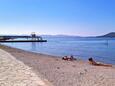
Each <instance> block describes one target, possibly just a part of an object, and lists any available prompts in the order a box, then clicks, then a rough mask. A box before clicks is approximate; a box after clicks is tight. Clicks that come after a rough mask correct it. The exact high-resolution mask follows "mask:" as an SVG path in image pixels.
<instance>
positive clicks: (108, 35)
mask: <svg viewBox="0 0 115 86" xmlns="http://www.w3.org/2000/svg"><path fill="white" fill-rule="evenodd" d="M97 37H110V38H113V37H115V32H111V33H108V34H105V35H102V36H97Z"/></svg>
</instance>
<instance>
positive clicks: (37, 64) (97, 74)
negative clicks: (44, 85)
mask: <svg viewBox="0 0 115 86" xmlns="http://www.w3.org/2000/svg"><path fill="white" fill-rule="evenodd" d="M0 49H3V50H5V51H7V52H8V53H10V54H11V55H12V56H14V57H15V58H16V59H17V60H19V61H21V62H23V63H24V64H25V65H27V66H29V67H31V68H32V70H33V71H34V72H35V73H36V74H37V75H39V73H40V75H41V76H42V78H43V79H47V80H48V81H49V82H51V83H52V84H53V86H115V82H114V81H115V68H114V67H112V68H111V67H101V66H100V67H98V66H92V65H89V64H88V63H87V62H86V61H81V60H77V61H63V60H62V59H61V58H58V57H57V56H51V55H45V54H41V53H33V52H29V51H25V50H21V49H16V48H12V47H8V46H4V45H0Z"/></svg>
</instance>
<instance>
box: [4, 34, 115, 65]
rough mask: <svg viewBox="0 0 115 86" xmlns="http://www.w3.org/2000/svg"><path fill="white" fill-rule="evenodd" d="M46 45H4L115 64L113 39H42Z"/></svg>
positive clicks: (114, 42)
mask: <svg viewBox="0 0 115 86" xmlns="http://www.w3.org/2000/svg"><path fill="white" fill-rule="evenodd" d="M44 39H47V40H48V42H46V43H4V44H6V45H9V46H12V47H16V48H20V49H24V50H28V51H32V52H39V53H45V54H50V55H57V56H64V55H74V56H75V57H79V58H80V59H83V60H87V59H88V58H89V57H94V58H95V59H96V60H97V61H102V62H106V63H112V64H115V38H78V37H53V36H52V37H44Z"/></svg>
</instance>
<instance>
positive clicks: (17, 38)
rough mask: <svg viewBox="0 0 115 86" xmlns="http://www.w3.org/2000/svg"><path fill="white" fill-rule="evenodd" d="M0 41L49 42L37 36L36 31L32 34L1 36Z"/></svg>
mask: <svg viewBox="0 0 115 86" xmlns="http://www.w3.org/2000/svg"><path fill="white" fill-rule="evenodd" d="M0 42H47V40H44V39H43V38H42V37H41V36H37V35H36V34H35V33H32V34H31V35H30V36H28V35H25V36H21V35H20V36H17V35H16V36H13V35H8V36H0Z"/></svg>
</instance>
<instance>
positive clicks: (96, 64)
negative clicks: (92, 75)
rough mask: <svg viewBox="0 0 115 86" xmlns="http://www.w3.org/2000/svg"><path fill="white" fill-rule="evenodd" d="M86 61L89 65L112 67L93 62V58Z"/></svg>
mask: <svg viewBox="0 0 115 86" xmlns="http://www.w3.org/2000/svg"><path fill="white" fill-rule="evenodd" d="M88 60H89V63H90V64H91V65H95V66H106V67H112V65H110V64H103V63H99V62H96V61H94V60H93V58H89V59H88Z"/></svg>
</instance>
